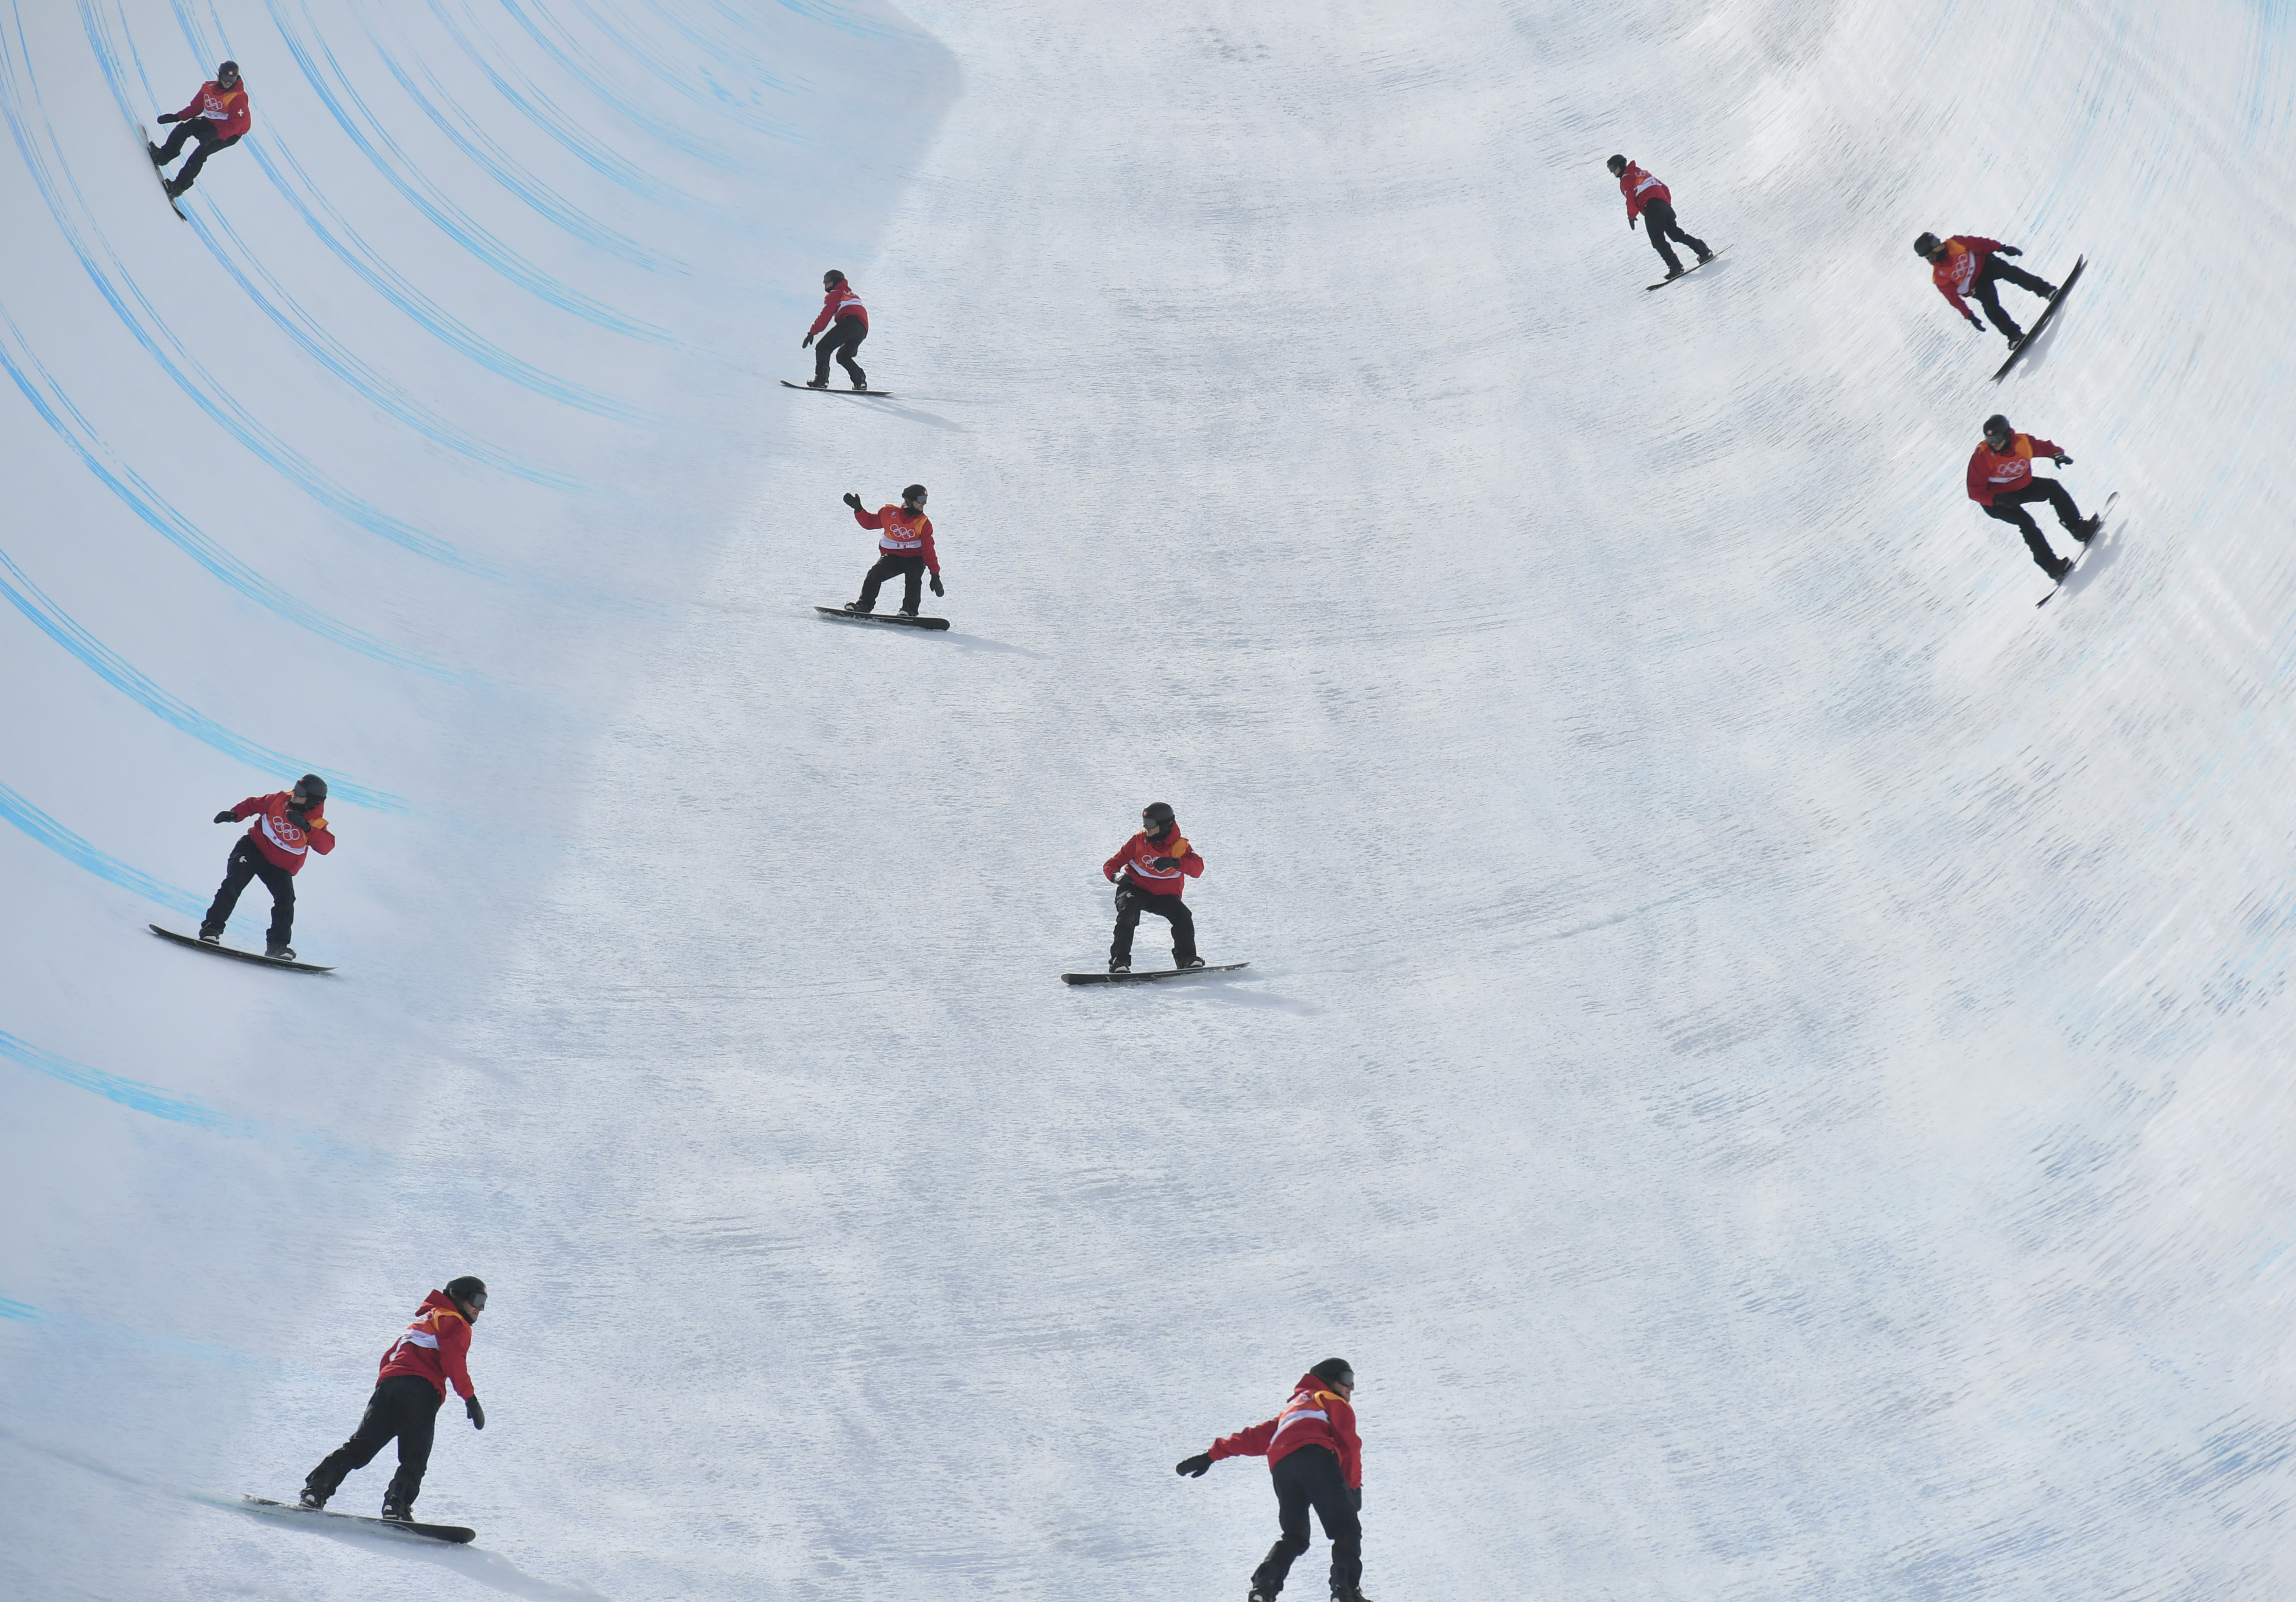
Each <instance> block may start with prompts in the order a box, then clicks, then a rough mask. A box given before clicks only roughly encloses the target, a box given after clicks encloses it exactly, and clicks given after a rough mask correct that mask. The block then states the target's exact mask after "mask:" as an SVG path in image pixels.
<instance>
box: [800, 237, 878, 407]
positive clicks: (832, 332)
mask: <svg viewBox="0 0 2296 1602" xmlns="http://www.w3.org/2000/svg"><path fill="white" fill-rule="evenodd" d="M821 288H822V296H821V315H819V316H818V317H816V318H815V319H814V320H813V326H812V327H811V328H810V329H808V330H807V331H806V336H805V339H804V340H803V341H802V342H801V343H800V344H799V346H798V348H799V350H803V349H805V348H807V347H808V346H810V345H812V344H813V341H814V336H815V335H816V334H818V333H820V332H821V331H822V330H823V329H824V328H827V329H829V338H827V339H824V340H822V342H821V347H820V348H819V349H817V350H816V351H814V353H813V379H812V381H810V382H809V383H808V384H807V385H806V388H808V389H826V388H829V358H830V357H831V356H835V357H836V358H837V364H838V365H839V366H840V367H842V368H844V369H845V371H846V372H847V373H848V374H849V375H850V376H851V378H852V380H853V387H854V388H856V389H866V388H868V387H869V375H868V374H867V373H865V372H862V371H861V364H859V363H858V362H856V361H855V360H854V359H853V353H854V352H855V351H857V350H858V349H860V348H861V341H862V340H864V339H867V338H868V337H869V308H868V307H865V306H863V305H862V304H861V297H860V296H858V295H857V294H855V293H854V292H853V286H852V285H851V284H849V283H848V282H845V274H842V273H840V272H839V271H838V270H837V269H836V268H834V267H832V268H831V269H830V270H829V271H828V272H826V273H824V274H822V275H821ZM831 323H835V324H836V326H835V327H834V328H830V324H831Z"/></svg>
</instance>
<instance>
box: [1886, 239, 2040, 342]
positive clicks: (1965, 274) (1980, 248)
mask: <svg viewBox="0 0 2296 1602" xmlns="http://www.w3.org/2000/svg"><path fill="white" fill-rule="evenodd" d="M1914 254H1915V255H1916V256H1918V257H1921V258H1922V259H1923V261H1926V262H1928V263H1929V264H1930V282H1932V283H1934V284H1936V285H1937V291H1938V293H1939V294H1940V295H1942V296H1944V297H1945V303H1946V304H1947V305H1948V306H1949V307H1953V309H1954V310H1955V311H1956V312H1957V313H1959V314H1960V315H1962V316H1964V317H1966V318H1967V319H1969V326H1970V327H1972V328H1973V329H1975V330H1976V331H1978V332H1979V333H1980V334H1981V333H1983V332H1984V331H1985V324H1984V323H1980V322H1979V321H1978V320H1977V314H1976V313H1975V312H1972V311H1971V310H1970V309H1969V302H1968V301H1967V300H1964V299H1963V298H1962V297H1963V296H1964V295H1966V296H1969V297H1970V298H1971V299H1973V300H1975V301H1976V302H1977V304H1978V305H1980V306H1981V307H1984V308H1985V315H1987V316H1989V317H1990V318H1992V319H1993V326H1994V327H1995V328H1996V329H1997V330H1999V331H2000V332H2001V336H2002V338H2004V339H2007V340H2008V341H2009V348H2010V349H2012V350H2014V349H2016V348H2017V347H2019V346H2020V345H2022V344H2023V343H2024V342H2025V331H2024V330H2023V329H2021V328H2019V327H2018V326H2017V319H2016V318H2014V317H2012V316H2011V315H2009V314H2008V313H2007V312H2005V311H2003V310H2002V309H2001V291H2000V290H1997V289H1996V288H1995V287H1994V286H1995V285H1996V284H1997V283H2013V284H2015V285H2016V286H2017V287H2018V288H2019V289H2021V290H2030V291H2031V292H2032V293H2033V294H2036V295H2038V296H2039V297H2040V298H2042V299H2043V300H2054V299H2055V298H2057V286H2056V285H2055V284H2053V283H2050V282H2046V280H2043V279H2039V278H2036V277H2034V276H2033V275H2032V274H2030V273H2028V272H2026V271H2025V269H2024V268H2022V267H2013V266H2010V265H2009V264H2008V263H2007V262H2005V261H2004V260H2003V259H2002V257H2005V256H2022V255H2023V254H2024V252H2023V251H2022V250H2020V249H2018V248H2017V247H2016V246H2014V245H2005V244H2003V243H2002V242H2001V241H1999V240H1997V239H1986V238H1984V237H1982V236H1981V235H1979V234H1975V233H1956V234H1955V235H1954V236H1953V237H1952V238H1950V239H1939V237H1938V236H1937V235H1936V234H1934V233H1924V234H1923V235H1922V236H1921V237H1920V238H1918V239H1916V240H1915V241H1914Z"/></svg>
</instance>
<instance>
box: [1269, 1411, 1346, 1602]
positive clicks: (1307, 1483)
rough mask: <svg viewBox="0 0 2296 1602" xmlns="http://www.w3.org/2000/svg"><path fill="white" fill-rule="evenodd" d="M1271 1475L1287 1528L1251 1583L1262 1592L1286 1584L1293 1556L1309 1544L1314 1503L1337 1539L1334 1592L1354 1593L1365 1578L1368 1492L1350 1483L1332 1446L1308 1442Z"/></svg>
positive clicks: (1327, 1533) (1279, 1518) (1279, 1517)
mask: <svg viewBox="0 0 2296 1602" xmlns="http://www.w3.org/2000/svg"><path fill="white" fill-rule="evenodd" d="M1269 1477H1270V1478H1271V1479H1273V1480H1274V1481H1275V1508H1276V1515H1275V1516H1276V1522H1277V1523H1278V1524H1281V1525H1282V1526H1283V1535H1282V1536H1281V1537H1280V1538H1278V1540H1277V1541H1276V1542H1275V1545H1274V1546H1272V1547H1270V1548H1268V1549H1267V1557H1265V1558H1263V1559H1262V1560H1261V1562H1260V1565H1259V1567H1258V1568H1256V1569H1254V1570H1252V1572H1251V1587H1252V1589H1253V1590H1256V1591H1258V1592H1259V1594H1260V1595H1261V1596H1263V1597H1273V1596H1274V1595H1275V1593H1276V1592H1278V1591H1280V1590H1283V1577H1284V1576H1285V1575H1286V1574H1289V1573H1291V1572H1292V1561H1293V1560H1294V1559H1295V1558H1297V1557H1299V1556H1300V1553H1302V1552H1304V1551H1306V1550H1307V1549H1308V1508H1314V1509H1315V1510H1316V1517H1317V1518H1318V1519H1319V1520H1321V1521H1322V1523H1323V1525H1324V1539H1325V1540H1326V1541H1330V1542H1331V1543H1332V1594H1333V1595H1334V1596H1353V1595H1354V1594H1355V1592H1356V1590H1357V1587H1359V1586H1361V1585H1362V1584H1363V1516H1362V1510H1363V1492H1360V1491H1355V1490H1351V1489H1349V1485H1348V1481H1347V1476H1346V1475H1343V1474H1341V1472H1340V1459H1338V1458H1337V1457H1335V1456H1334V1455H1333V1452H1332V1450H1331V1448H1329V1447H1327V1446H1303V1447H1301V1448H1300V1450H1299V1451H1295V1452H1292V1453H1291V1454H1290V1455H1288V1456H1286V1457H1284V1458H1283V1459H1279V1460H1278V1461H1277V1463H1276V1465H1275V1472H1274V1474H1272V1475H1269Z"/></svg>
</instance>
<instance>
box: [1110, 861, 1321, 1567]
mask: <svg viewBox="0 0 2296 1602" xmlns="http://www.w3.org/2000/svg"><path fill="white" fill-rule="evenodd" d="M1143 912H1153V913H1155V914H1156V916H1157V917H1159V918H1161V919H1163V920H1165V921H1166V922H1168V923H1169V924H1170V925H1171V926H1172V966H1173V967H1175V968H1182V967H1185V966H1186V965H1187V964H1188V963H1191V962H1193V961H1194V960H1196V915H1195V914H1194V913H1193V912H1191V911H1188V907H1187V903H1185V902H1184V901H1182V900H1181V899H1180V898H1179V897H1178V896H1177V895H1157V894H1156V892H1155V891H1153V890H1143V889H1141V888H1140V887H1138V886H1136V885H1135V884H1134V883H1133V882H1132V881H1131V880H1130V879H1127V880H1125V881H1124V882H1123V883H1122V884H1120V885H1119V886H1117V887H1116V941H1115V944H1112V945H1111V946H1110V947H1109V948H1108V960H1110V961H1111V962H1129V961H1131V960H1132V935H1133V931H1134V930H1136V929H1137V928H1139V927H1140V914H1141V913H1143ZM1285 1461H1287V1462H1288V1461H1290V1459H1285ZM1300 1545H1301V1546H1302V1547H1303V1548H1304V1547H1305V1546H1306V1545H1307V1541H1306V1538H1305V1537H1304V1536H1303V1537H1302V1538H1301V1540H1300Z"/></svg>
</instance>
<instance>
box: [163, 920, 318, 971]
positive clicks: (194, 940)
mask: <svg viewBox="0 0 2296 1602" xmlns="http://www.w3.org/2000/svg"><path fill="white" fill-rule="evenodd" d="M144 928H148V929H150V930H151V931H152V933H153V934H155V935H157V936H160V939H162V940H172V941H174V942H175V943H176V944H177V945H188V946H190V947H191V948H192V949H193V951H195V952H214V953H215V954H216V955H217V956H218V957H232V958H235V959H237V960H240V961H242V962H253V963H256V964H258V965H259V966H261V967H264V968H290V969H294V970H295V971H296V972H297V973H299V974H331V973H332V972H334V971H335V970H334V969H332V968H328V967H325V966H324V965H322V964H320V963H317V962H290V961H289V960H287V959H286V958H284V957H266V956H265V955H264V954H263V953H262V952H243V951H241V950H239V949H238V948H236V947H234V946H229V945H209V944H208V943H207V942H206V941H204V940H201V939H199V938H198V937H197V936H192V935H178V934H177V933H176V931H175V930H173V929H163V928H160V926H159V925H158V924H156V923H152V924H146V925H144Z"/></svg>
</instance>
